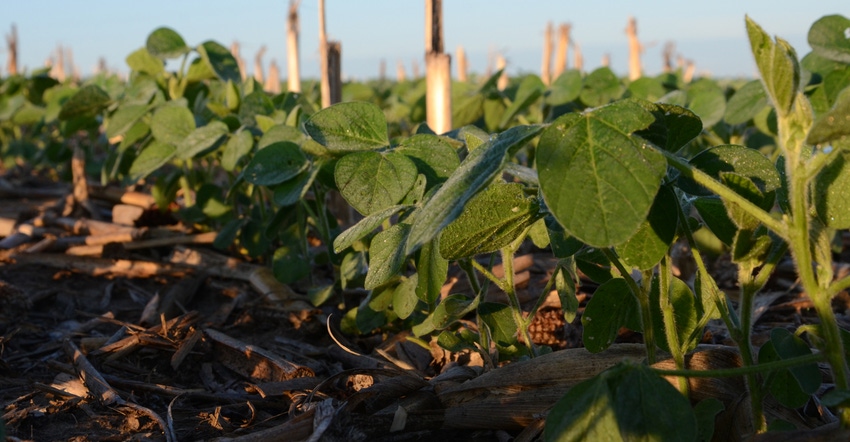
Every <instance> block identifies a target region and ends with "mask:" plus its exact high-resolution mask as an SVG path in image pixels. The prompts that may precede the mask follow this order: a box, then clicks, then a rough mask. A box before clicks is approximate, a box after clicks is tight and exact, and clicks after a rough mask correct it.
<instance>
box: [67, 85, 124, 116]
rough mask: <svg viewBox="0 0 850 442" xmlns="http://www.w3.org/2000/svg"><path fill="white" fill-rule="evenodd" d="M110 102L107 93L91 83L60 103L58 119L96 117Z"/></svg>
mask: <svg viewBox="0 0 850 442" xmlns="http://www.w3.org/2000/svg"><path fill="white" fill-rule="evenodd" d="M111 102H112V99H111V98H109V94H107V93H106V92H105V91H104V90H103V89H101V88H99V87H97V86H96V85H93V84H90V85H88V86H83V87H81V88H80V89H79V90H78V91H77V93H75V94H74V95H72V96H71V98H69V99H68V101H66V102H65V103H64V104H63V105H62V110H60V111H59V119H60V120H63V121H65V120H70V119H72V118H90V117H96V116H97V115H98V114H100V112H101V111H102V110H104V109H106V107H107V106H109V104H110V103H111Z"/></svg>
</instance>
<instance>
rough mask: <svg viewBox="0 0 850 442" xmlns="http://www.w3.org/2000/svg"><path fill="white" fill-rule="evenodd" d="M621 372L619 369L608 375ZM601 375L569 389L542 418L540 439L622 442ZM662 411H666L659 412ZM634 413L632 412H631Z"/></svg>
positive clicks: (573, 441) (564, 441)
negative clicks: (543, 422) (543, 421)
mask: <svg viewBox="0 0 850 442" xmlns="http://www.w3.org/2000/svg"><path fill="white" fill-rule="evenodd" d="M618 369H619V370H622V369H621V368H620V366H617V367H615V368H613V369H611V370H610V371H609V372H615V371H616V370H618ZM609 372H605V373H602V374H600V375H598V376H595V377H593V378H590V379H588V380H586V381H584V382H582V383H580V384H578V385H576V386H575V387H572V388H570V389H569V390H568V391H567V394H565V395H564V397H562V398H561V399H560V400H559V401H558V402H556V403H555V406H554V407H552V411H550V412H549V415H548V416H547V417H546V426H545V428H544V430H543V439H544V440H546V441H548V442H584V441H595V440H598V441H603V440H604V441H608V442H622V441H625V440H626V439H624V438H623V436H622V435H621V434H620V430H619V427H618V425H617V416H616V414H615V411H614V401H615V398H614V397H613V395H612V394H611V389H610V387H609V385H608V377H609V376H610V375H609V374H608V373H609ZM662 409H664V410H666V409H667V408H662ZM633 411H634V410H633Z"/></svg>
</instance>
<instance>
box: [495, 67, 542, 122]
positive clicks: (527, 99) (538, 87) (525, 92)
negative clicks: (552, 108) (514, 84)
mask: <svg viewBox="0 0 850 442" xmlns="http://www.w3.org/2000/svg"><path fill="white" fill-rule="evenodd" d="M544 89H546V85H544V84H543V81H541V80H540V78H539V77H537V76H536V75H526V76H525V78H523V79H522V82H520V84H519V88H518V89H517V91H516V96H515V97H514V100H513V101H512V102H511V105H510V106H508V108H507V109H505V111H504V112H503V113H502V120H501V121H500V122H499V128H505V127H507V126H508V123H510V122H511V120H513V119H514V117H516V115H517V114H518V113H520V112H522V111H523V110H525V109H526V108H528V107H529V106H531V104H532V103H534V101H535V100H537V99H538V98H540V96H541V95H543V90H544Z"/></svg>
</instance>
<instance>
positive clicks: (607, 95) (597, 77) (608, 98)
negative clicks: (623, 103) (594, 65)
mask: <svg viewBox="0 0 850 442" xmlns="http://www.w3.org/2000/svg"><path fill="white" fill-rule="evenodd" d="M625 90H626V88H625V87H623V84H622V83H620V79H619V78H617V75H616V74H614V71H612V70H611V69H610V68H607V67H601V68H598V69H596V70H595V71H593V72H591V73H590V74H589V75H588V76H587V77H586V78H585V79H584V84H583V85H582V89H581V95H580V97H581V101H582V102H583V103H584V104H586V105H587V106H590V107H598V106H602V105H605V104H608V103H610V102H612V101H614V100H616V99H618V98H620V97H621V96H622V95H623V92H625Z"/></svg>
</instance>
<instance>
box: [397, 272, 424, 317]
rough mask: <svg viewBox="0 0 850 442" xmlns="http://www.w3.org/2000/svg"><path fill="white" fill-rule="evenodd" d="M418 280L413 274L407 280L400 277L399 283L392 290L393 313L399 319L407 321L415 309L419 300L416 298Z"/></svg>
mask: <svg viewBox="0 0 850 442" xmlns="http://www.w3.org/2000/svg"><path fill="white" fill-rule="evenodd" d="M418 280H419V278H418V276H417V275H416V274H415V273H414V274H413V275H411V276H410V277H409V278H405V277H404V276H402V277H401V283H399V285H397V286H396V288H395V290H393V311H394V312H395V314H397V315H398V317H399V318H401V319H407V318H408V317H409V316H410V315H411V314H413V311H414V310H415V309H416V304H418V303H419V298H417V297H416V285H417V284H418V282H419V281H418Z"/></svg>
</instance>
